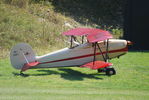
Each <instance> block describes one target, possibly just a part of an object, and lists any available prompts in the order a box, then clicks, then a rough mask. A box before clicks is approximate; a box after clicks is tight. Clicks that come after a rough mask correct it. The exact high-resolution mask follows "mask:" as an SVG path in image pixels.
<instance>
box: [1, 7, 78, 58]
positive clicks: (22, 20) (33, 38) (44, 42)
mask: <svg viewBox="0 0 149 100" xmlns="http://www.w3.org/2000/svg"><path fill="white" fill-rule="evenodd" d="M10 9H11V10H10ZM65 22H69V23H70V24H72V25H73V24H77V23H76V22H75V21H73V20H72V19H70V18H68V17H66V16H63V15H61V14H59V13H55V12H54V11H53V9H52V6H51V8H50V7H49V6H48V7H47V6H43V5H41V4H31V5H30V6H28V8H27V9H24V8H19V9H18V7H16V6H12V5H8V4H1V6H0V51H1V52H3V53H1V54H0V57H5V56H4V55H6V54H7V55H9V53H8V52H5V51H8V50H10V49H11V48H12V46H13V45H15V44H16V43H20V42H26V43H29V44H30V45H31V46H33V48H38V49H39V52H42V51H43V50H45V48H46V49H47V48H50V50H52V48H55V49H56V48H62V47H64V44H65V43H64V36H62V35H61V33H62V32H64V31H65V30H67V29H68V28H67V27H65V26H64V23H65ZM54 45H55V46H54ZM52 46H53V47H52ZM47 50H48V49H47ZM48 51H49V50H48ZM37 52H38V51H37ZM43 53H45V52H43Z"/></svg>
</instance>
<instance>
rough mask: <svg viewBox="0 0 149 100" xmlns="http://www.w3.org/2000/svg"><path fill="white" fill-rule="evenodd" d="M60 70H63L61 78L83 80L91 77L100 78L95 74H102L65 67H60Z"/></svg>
mask: <svg viewBox="0 0 149 100" xmlns="http://www.w3.org/2000/svg"><path fill="white" fill-rule="evenodd" d="M59 70H60V71H64V72H65V73H61V78H64V79H67V80H71V81H74V80H80V81H81V80H83V79H84V78H92V79H102V78H99V77H97V76H96V75H103V74H85V73H82V72H80V71H76V70H72V69H70V68H69V69H68V68H67V69H66V68H60V69H59Z"/></svg>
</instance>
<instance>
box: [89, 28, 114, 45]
mask: <svg viewBox="0 0 149 100" xmlns="http://www.w3.org/2000/svg"><path fill="white" fill-rule="evenodd" d="M110 38H113V37H112V35H111V34H110V33H109V32H108V31H105V30H100V29H95V30H94V31H93V32H92V34H88V36H87V39H88V41H89V42H91V43H94V42H98V41H104V40H106V39H110Z"/></svg>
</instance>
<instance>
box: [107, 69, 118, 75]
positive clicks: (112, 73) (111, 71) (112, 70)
mask: <svg viewBox="0 0 149 100" xmlns="http://www.w3.org/2000/svg"><path fill="white" fill-rule="evenodd" d="M105 72H106V75H108V76H111V75H115V74H116V71H115V69H114V68H106V71H105Z"/></svg>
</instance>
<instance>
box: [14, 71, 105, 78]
mask: <svg viewBox="0 0 149 100" xmlns="http://www.w3.org/2000/svg"><path fill="white" fill-rule="evenodd" d="M58 70H59V71H53V70H37V71H38V72H42V73H38V74H35V73H33V74H20V73H16V72H13V73H12V74H13V75H14V76H22V77H29V76H46V75H53V74H55V75H60V76H61V78H63V79H66V80H71V81H75V80H79V81H82V80H84V78H89V79H100V80H102V79H103V78H99V76H105V74H99V73H95V74H85V73H82V72H80V71H76V70H73V69H70V68H59V69H58Z"/></svg>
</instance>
